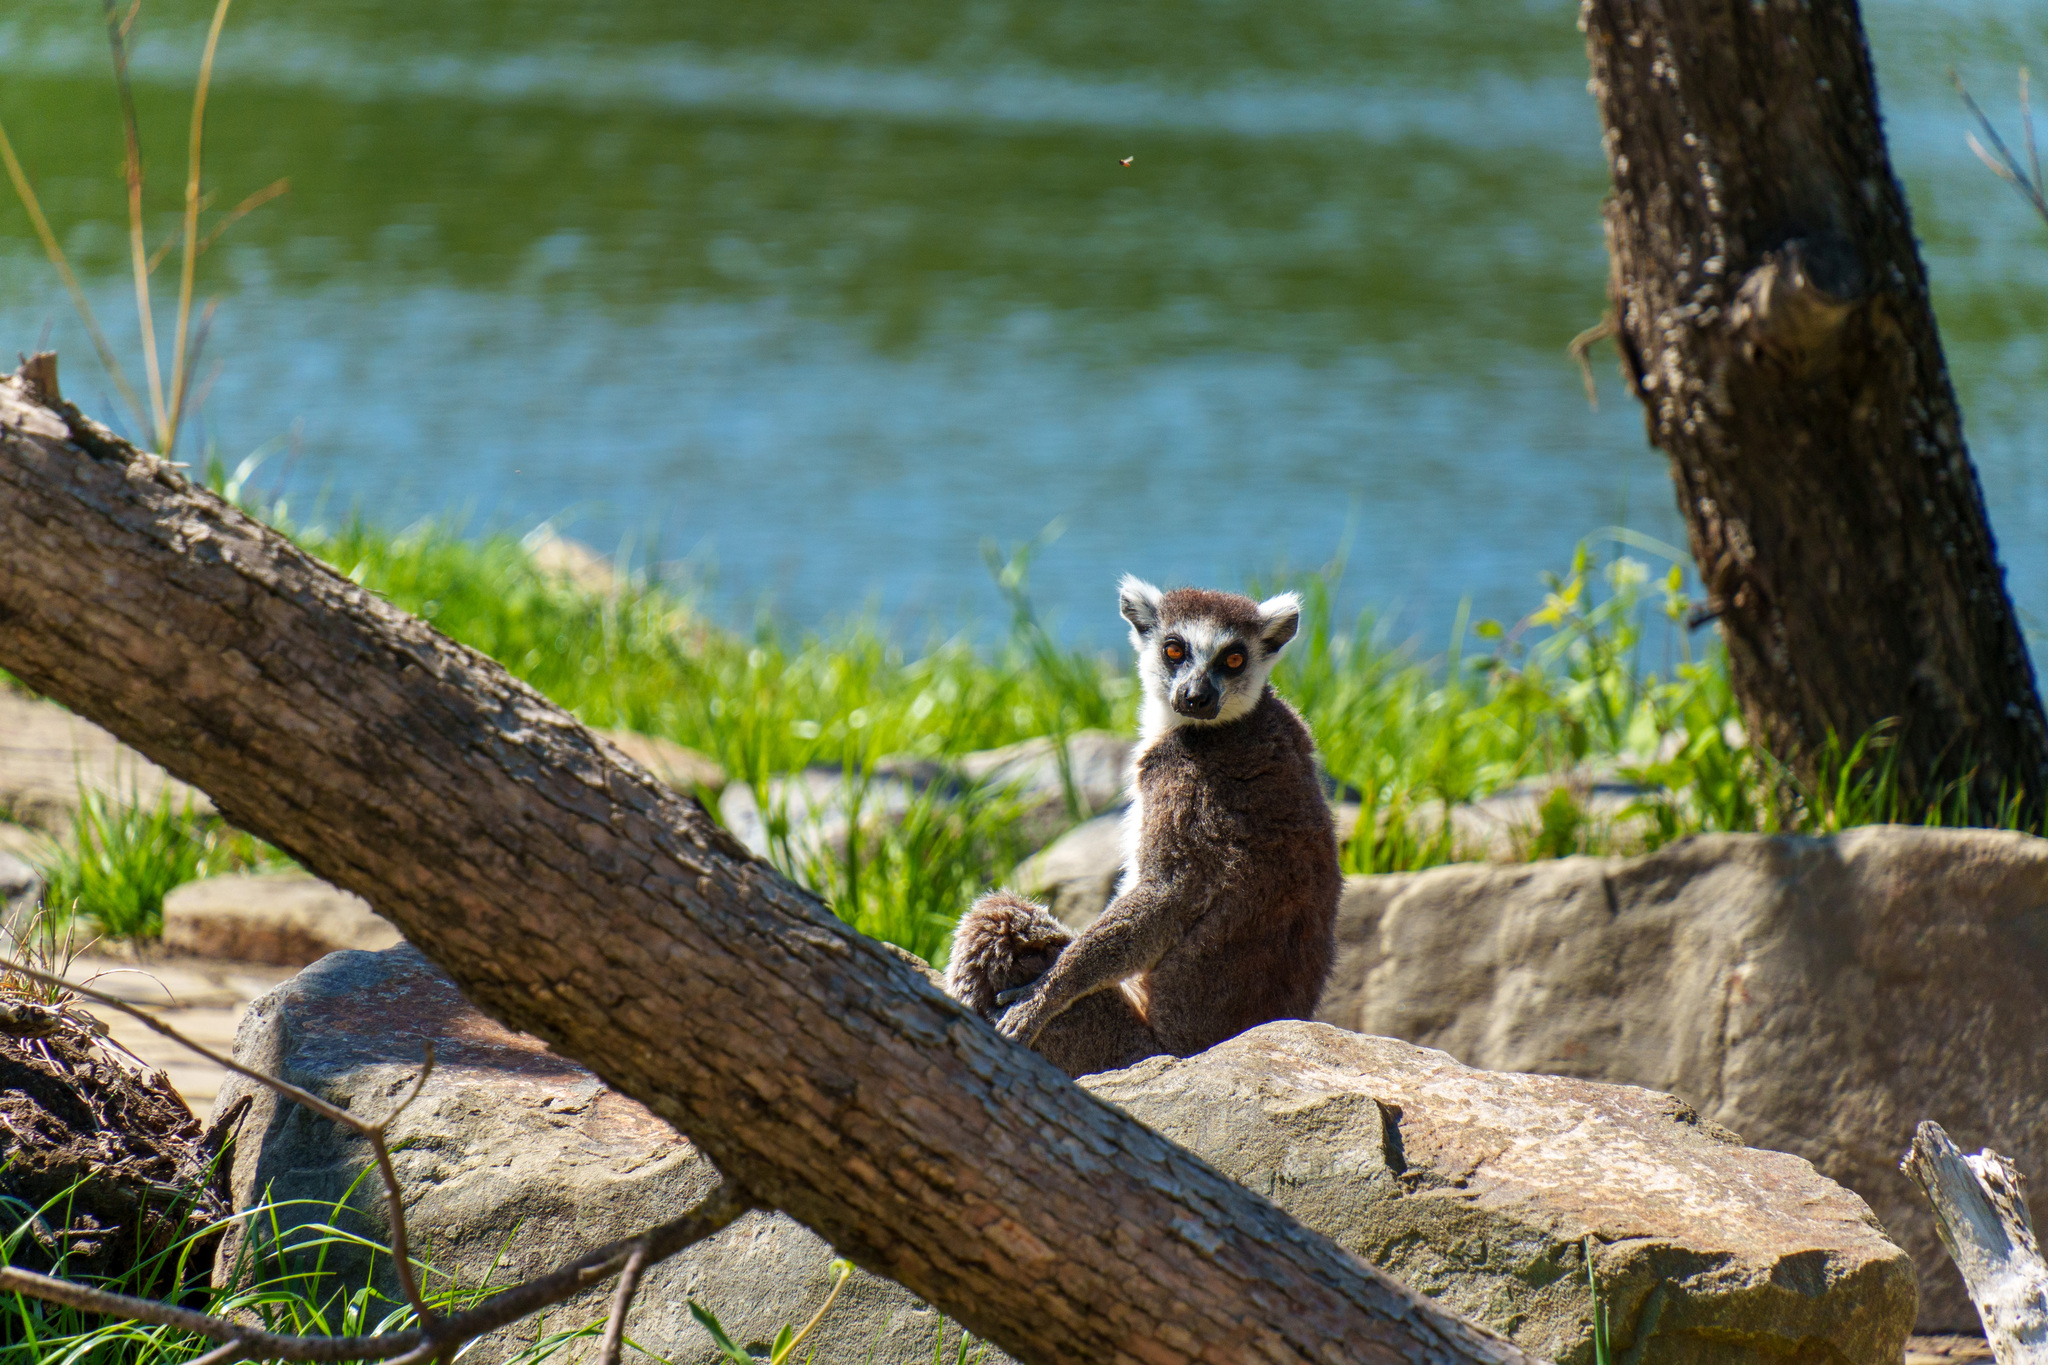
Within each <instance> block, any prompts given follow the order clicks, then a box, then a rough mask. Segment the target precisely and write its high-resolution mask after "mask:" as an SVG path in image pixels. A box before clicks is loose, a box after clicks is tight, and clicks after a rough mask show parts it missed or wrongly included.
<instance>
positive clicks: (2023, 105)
mask: <svg viewBox="0 0 2048 1365" xmlns="http://www.w3.org/2000/svg"><path fill="white" fill-rule="evenodd" d="M2020 127H2021V128H2023V129H2025V130H2026V134H2027V164H2028V165H2029V166H2031V167H2032V168H2033V172H2034V188H2035V189H2040V188H2041V149H2040V148H2039V147H2037V146H2035V145H2034V105H2033V102H2032V101H2031V100H2030V99H2028V97H2027V69H2026V68H2025V67H2024V66H2023V67H2021V68H2020Z"/></svg>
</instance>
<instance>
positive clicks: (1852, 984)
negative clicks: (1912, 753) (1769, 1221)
mask: <svg viewBox="0 0 2048 1365" xmlns="http://www.w3.org/2000/svg"><path fill="white" fill-rule="evenodd" d="M1338 937H1339V955H1338V962H1337V968H1336V971H1335V973H1334V975H1333V977H1332V980H1331V983H1330V987H1329V990H1328V992H1327V993H1326V995H1325V997H1324V1002H1323V1006H1322V1009H1321V1011H1320V1017H1322V1018H1323V1019H1325V1020H1328V1021H1329V1022H1331V1023H1335V1024H1341V1025H1343V1026H1345V1027H1347V1028H1353V1029H1358V1030H1360V1031H1362V1032H1364V1033H1368V1034H1380V1035H1387V1036H1391V1037H1397V1038H1405V1039H1408V1040H1410V1041H1413V1042H1417V1043H1424V1044H1428V1045H1430V1046H1432V1047H1440V1048H1442V1049H1444V1050H1445V1051H1447V1052H1449V1053H1450V1054H1452V1055H1453V1056H1455V1057H1457V1058H1458V1059H1459V1060H1461V1061H1463V1062H1466V1063H1468V1064H1470V1065H1473V1066H1479V1067H1487V1068H1493V1069H1499V1070H1511V1071H1538V1072H1548V1073H1552V1074H1557V1075H1566V1076H1578V1077H1586V1078H1592V1079H1599V1080H1604V1081H1618V1082H1626V1083H1631V1084H1636V1085H1644V1086H1649V1087H1651V1088H1653V1089H1657V1090H1664V1091H1669V1092H1671V1093H1673V1094H1676V1095H1678V1096H1680V1097H1681V1098H1683V1099H1684V1100H1685V1101H1686V1102H1687V1103H1689V1104H1692V1105H1693V1106H1695V1107H1696V1108H1697V1109H1698V1110H1699V1112H1700V1113H1701V1114H1702V1115H1704V1116H1705V1117H1706V1118H1708V1119H1710V1120H1712V1121H1714V1122H1716V1123H1719V1124H1722V1125H1725V1126H1726V1127H1728V1128H1730V1129H1732V1130H1734V1131H1736V1132H1738V1133H1740V1134H1741V1135H1742V1137H1743V1139H1744V1140H1745V1141H1747V1142H1750V1143H1753V1144H1755V1145H1757V1146H1760V1147H1767V1148H1771V1149H1774V1150H1777V1151H1783V1152H1792V1153H1796V1154H1798V1155H1800V1156H1802V1157H1805V1158H1807V1159H1808V1160H1810V1161H1812V1162H1813V1163H1814V1165H1815V1166H1816V1167H1817V1168H1818V1169H1819V1170H1820V1171H1821V1173H1822V1174H1824V1175H1827V1176H1829V1177H1831V1178H1832V1179H1834V1180H1837V1181H1840V1182H1841V1183H1842V1184H1844V1185H1846V1186H1848V1187H1849V1188H1850V1189H1852V1190H1854V1191H1856V1192H1857V1193H1858V1194H1860V1195H1862V1196H1863V1198H1864V1199H1866V1200H1868V1201H1869V1203H1870V1205H1871V1207H1872V1208H1873V1209H1874V1210H1875V1211H1876V1213H1877V1215H1878V1217H1879V1219H1880V1220H1882V1222H1883V1225H1884V1226H1885V1228H1886V1229H1887V1230H1888V1231H1889V1233H1890V1234H1891V1236H1892V1238H1893V1239H1894V1240H1895V1241H1897V1242H1898V1243H1899V1244H1900V1245H1902V1246H1903V1247H1905V1248H1906V1250H1907V1251H1909V1252H1911V1253H1912V1256H1913V1260H1914V1262H1915V1264H1916V1265H1917V1267H1918V1269H1919V1281H1920V1315H1919V1322H1920V1328H1921V1330H1922V1331H1930V1332H1939V1331H1974V1330H1977V1318H1976V1314H1975V1312H1974V1310H1973V1309H1972V1308H1971V1306H1970V1303H1969V1300H1968V1298H1967V1296H1966V1294H1965V1292H1964V1289H1963V1284H1962V1281H1961V1278H1960V1277H1959V1276H1958V1275H1957V1274H1956V1272H1955V1269H1954V1267H1953V1266H1952V1265H1951V1264H1950V1261H1949V1258H1948V1255H1947V1253H1946V1252H1945V1251H1943V1250H1942V1248H1941V1245H1940V1243H1939V1241H1938V1239H1937V1237H1936V1234H1935V1230H1934V1221H1933V1218H1932V1215H1931V1214H1930V1213H1929V1211H1928V1208H1927V1206H1926V1203H1925V1201H1924V1200H1923V1199H1922V1198H1921V1196H1920V1194H1919V1192H1918V1191H1917V1190H1915V1189H1914V1188H1913V1186H1912V1185H1911V1184H1910V1183H1909V1182H1908V1181H1907V1180H1906V1179H1905V1177H1903V1176H1902V1175H1900V1174H1899V1172H1898V1169H1897V1164H1898V1160H1899V1157H1900V1154H1901V1153H1903V1152H1904V1151H1905V1150H1906V1148H1907V1146H1908V1144H1909V1143H1910V1142H1911V1140H1912V1137H1913V1128H1914V1125H1915V1124H1916V1123H1918V1122H1919V1121H1920V1120H1922V1119H1933V1120H1936V1121H1937V1122H1939V1123H1940V1124H1941V1125H1942V1126H1943V1127H1944V1128H1946V1129H1947V1130H1948V1131H1949V1133H1950V1134H1952V1135H1953V1136H1954V1137H1955V1139H1956V1141H1957V1142H1958V1144H1960V1145H1961V1146H1963V1147H1964V1148H1965V1149H1968V1150H1974V1149H1976V1148H1977V1147H1980V1146H1988V1147H1993V1148H1996V1149H1997V1150H1998V1151H2000V1152H2003V1153H2005V1154H2006V1155H2007V1156H2009V1157H2011V1158H2012V1160H2013V1161H2014V1162H2016V1163H2017V1164H2018V1166H2019V1167H2020V1169H2021V1170H2023V1171H2026V1172H2029V1173H2030V1174H2033V1175H2034V1176H2035V1177H2036V1180H2037V1183H2036V1185H2035V1187H2034V1192H2033V1196H2032V1199H2031V1206H2032V1210H2033V1215H2034V1218H2035V1220H2036V1222H2037V1223H2040V1222H2042V1221H2043V1220H2048V1049H2044V1048H2043V1047H2042V1046H2041V1039H2042V1038H2044V1037H2048V840H2042V839H2037V838H2033V837H2031V836H2027V835H2022V834H2011V833H1999V832H1994V831H1985V830H1932V829H1921V828H1901V827H1874V828H1868V829H1858V830H1852V831H1849V832H1847V833H1844V834H1840V835H1836V836H1833V837H1830V838H1800V837H1793V836H1784V837H1765V836H1759V835H1733V834H1729V835H1709V836H1702V837H1699V838H1695V839H1690V840H1686V841H1684V842H1682V843H1680V844H1676V845H1673V846H1672V847H1669V848H1666V849H1664V850H1662V851H1660V852H1657V853H1654V854H1651V855H1648V856H1645V857H1640V858H1632V859H1619V858H1607V859H1603V858H1571V859H1564V860H1561V861H1557V862H1549V863H1534V864H1528V865H1523V866H1512V867H1492V866H1484V865H1463V866H1455V867H1445V868H1437V869H1433V870H1431V871H1428V872H1422V873H1414V874H1403V875H1397V876H1385V877H1370V878H1354V879H1352V881H1351V882H1350V884H1349V886H1348V887H1347V891H1346V896H1345V900H1344V903H1343V906H1342V909H1341V910H1340V912H1339V927H1338Z"/></svg>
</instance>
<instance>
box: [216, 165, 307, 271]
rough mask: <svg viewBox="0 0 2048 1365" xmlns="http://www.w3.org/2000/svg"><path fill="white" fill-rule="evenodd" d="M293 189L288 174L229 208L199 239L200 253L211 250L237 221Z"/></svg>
mask: <svg viewBox="0 0 2048 1365" xmlns="http://www.w3.org/2000/svg"><path fill="white" fill-rule="evenodd" d="M291 190H292V179H291V177H290V176H286V177H284V178H283V179H282V180H273V181H271V182H270V183H269V184H268V185H265V186H264V187H263V188H262V189H260V190H258V191H256V193H254V194H252V195H250V196H249V197H248V198H247V199H244V200H243V201H242V202H241V203H239V204H237V205H235V206H234V207H233V208H231V209H229V210H228V211H227V216H225V217H224V218H222V219H221V220H220V221H219V222H217V223H215V224H214V225H213V227H212V229H211V230H210V231H209V232H208V233H207V234H206V235H205V236H204V237H201V238H200V239H199V254H200V255H202V256H204V255H205V254H206V253H207V252H208V251H210V250H211V249H212V248H213V244H214V243H215V242H217V241H219V240H220V235H221V234H222V233H223V232H226V231H227V230H228V229H229V228H231V227H233V226H234V225H235V224H236V223H238V222H240V221H241V220H242V219H244V218H246V217H248V216H249V215H250V214H252V213H254V212H255V211H256V210H257V209H260V208H262V207H263V206H264V205H265V204H267V203H269V202H270V201H271V200H273V199H275V198H277V197H278V196H279V195H284V194H290V193H291Z"/></svg>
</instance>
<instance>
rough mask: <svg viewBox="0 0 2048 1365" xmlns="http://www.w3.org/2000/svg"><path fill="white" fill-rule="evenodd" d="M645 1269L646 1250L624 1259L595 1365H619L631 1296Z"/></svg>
mask: <svg viewBox="0 0 2048 1365" xmlns="http://www.w3.org/2000/svg"><path fill="white" fill-rule="evenodd" d="M645 1269H647V1249H646V1248H645V1247H638V1248H635V1249H634V1250H633V1252H632V1253H631V1254H630V1255H628V1256H627V1257H626V1268H625V1269H624V1270H621V1271H620V1272H619V1288H618V1292H617V1293H615V1294H613V1295H612V1311H611V1316H610V1317H609V1318H607V1319H606V1321H605V1324H604V1341H603V1342H602V1343H600V1344H599V1346H598V1348H597V1365H619V1352H620V1351H621V1350H622V1349H623V1348H624V1347H625V1344H626V1314H627V1313H628V1312H630V1311H631V1310H632V1307H633V1295H634V1294H635V1293H637V1292H638V1291H639V1289H640V1273H641V1272H642V1271H644V1270H645Z"/></svg>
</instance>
